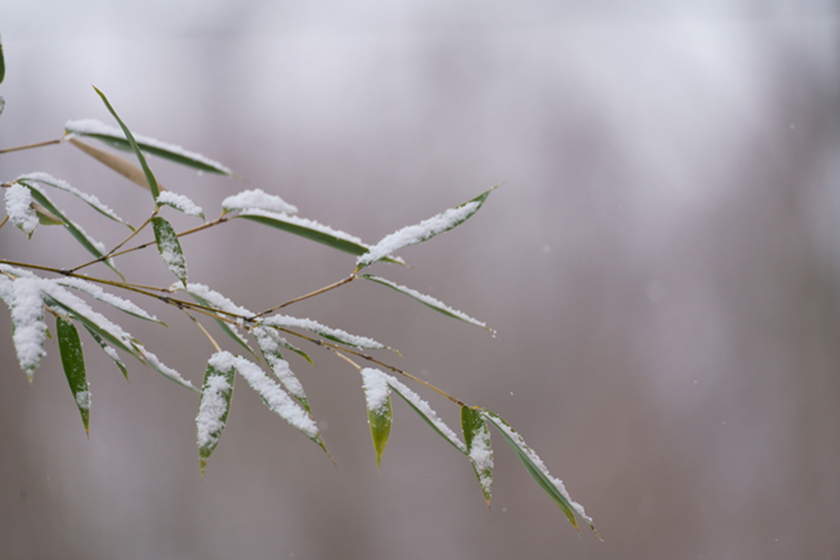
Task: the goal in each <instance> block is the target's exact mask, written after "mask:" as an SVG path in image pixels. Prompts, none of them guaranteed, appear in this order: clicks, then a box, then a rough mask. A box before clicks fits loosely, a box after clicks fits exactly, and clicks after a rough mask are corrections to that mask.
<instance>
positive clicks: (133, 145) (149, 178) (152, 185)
mask: <svg viewBox="0 0 840 560" xmlns="http://www.w3.org/2000/svg"><path fill="white" fill-rule="evenodd" d="M93 89H94V90H96V93H97V94H98V95H99V97H101V98H102V102H103V103H105V107H107V108H108V112H110V113H111V116H113V117H114V119H116V121H117V123H119V125H120V128H121V129H122V131H123V138H122V141H123V142H126V141H127V142H128V144H129V147H130V149H131V150H133V151H134V155H136V156H137V160H138V161H139V162H140V167H142V168H143V174H144V175H145V176H146V182H147V183H148V184H149V190H150V191H151V192H152V198H154V199H155V200H157V197H158V196H159V195H160V188H159V187H158V184H157V180H156V179H155V176H154V174H153V173H152V170H151V169H150V168H149V164H148V163H146V158H145V157H143V152H141V151H140V146H138V145H137V141H136V140H135V139H134V136H132V134H131V131H130V130H128V127H127V126H126V125H125V123H124V122H123V121H122V119H120V117H119V115H117V112H116V111H115V110H114V108H113V107H112V106H111V103H110V102H109V101H108V98H107V97H105V94H104V93H102V92H101V91H99V90H98V89H97V88H96V87H94V88H93ZM65 130H66V126H65ZM77 134H81V132H78V133H77ZM100 139H101V138H100Z"/></svg>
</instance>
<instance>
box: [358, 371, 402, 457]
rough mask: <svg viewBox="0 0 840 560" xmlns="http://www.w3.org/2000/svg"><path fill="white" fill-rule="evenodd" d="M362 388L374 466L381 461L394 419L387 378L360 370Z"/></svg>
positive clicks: (373, 372)
mask: <svg viewBox="0 0 840 560" xmlns="http://www.w3.org/2000/svg"><path fill="white" fill-rule="evenodd" d="M361 373H362V387H363V388H364V390H365V404H366V405H367V415H368V425H369V426H370V435H371V438H372V439H373V449H374V451H375V452H376V466H377V467H379V463H380V461H381V459H382V453H383V452H384V451H385V446H386V445H387V444H388V436H390V435H391V422H392V420H393V417H394V412H393V408H392V406H391V390H390V387H389V385H388V376H387V375H385V374H384V373H382V372H381V371H379V370H376V369H373V368H365V369H363V370H362V372H361Z"/></svg>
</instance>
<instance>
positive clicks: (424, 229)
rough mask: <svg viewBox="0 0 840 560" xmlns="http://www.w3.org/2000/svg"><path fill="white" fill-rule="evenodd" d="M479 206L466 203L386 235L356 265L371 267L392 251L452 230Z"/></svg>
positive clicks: (476, 203)
mask: <svg viewBox="0 0 840 560" xmlns="http://www.w3.org/2000/svg"><path fill="white" fill-rule="evenodd" d="M479 206H481V203H480V202H477V201H475V202H468V203H467V204H464V205H463V206H459V207H458V208H450V209H448V210H446V211H444V212H441V213H440V214H437V215H436V216H432V217H431V218H429V219H428V220H423V221H422V222H420V223H419V224H416V225H413V226H406V227H404V228H402V229H399V230H397V231H395V232H394V233H392V234H390V235H386V236H385V237H383V238H382V239H381V240H380V241H379V243H377V244H376V245H374V246H373V247H371V248H370V250H369V251H368V252H367V253H365V254H364V255H360V256H359V258H358V259H357V260H356V264H357V265H358V266H362V267H364V266H368V265H371V264H373V263H375V262H376V261H379V260H381V259H384V258H385V257H387V256H388V255H390V254H391V253H393V252H394V251H397V250H399V249H402V248H403V247H407V246H408V245H414V244H415V243H420V242H421V241H425V240H427V239H429V238H430V237H433V236H435V235H437V234H439V233H443V232H444V231H446V230H448V229H452V228H453V227H455V226H456V225H458V224H459V223H460V222H463V221H464V220H466V219H467V218H469V217H470V216H471V215H472V214H474V213H475V212H476V211H477V210H478V208H479Z"/></svg>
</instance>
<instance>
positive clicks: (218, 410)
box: [195, 354, 235, 474]
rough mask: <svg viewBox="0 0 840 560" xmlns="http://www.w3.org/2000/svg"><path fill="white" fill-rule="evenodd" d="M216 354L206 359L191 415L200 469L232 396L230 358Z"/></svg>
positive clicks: (215, 442)
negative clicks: (196, 401) (194, 426)
mask: <svg viewBox="0 0 840 560" xmlns="http://www.w3.org/2000/svg"><path fill="white" fill-rule="evenodd" d="M215 358H216V354H214V355H213V356H211V357H210V360H209V361H208V363H207V372H206V373H205V375H204V384H203V385H202V387H201V402H200V403H199V405H198V414H197V415H196V417H195V424H196V431H197V439H198V454H199V457H200V459H201V472H202V474H203V473H204V467H205V466H206V465H207V459H208V458H209V457H210V454H211V453H213V450H214V449H215V448H216V445H218V443H219V439H220V438H221V437H222V432H223V431H224V429H225V425H226V423H227V417H228V412H230V399H231V397H232V396H233V382H234V372H235V369H234V368H233V364H232V363H230V360H227V359H225V356H222V357H221V359H220V360H216V359H215ZM217 363H222V365H226V366H228V367H227V368H224V369H222V368H218V367H216V365H217Z"/></svg>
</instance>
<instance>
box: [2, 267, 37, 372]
mask: <svg viewBox="0 0 840 560" xmlns="http://www.w3.org/2000/svg"><path fill="white" fill-rule="evenodd" d="M3 268H5V269H9V268H11V267H5V266H4V267H3ZM0 270H2V269H0ZM5 271H8V270H5ZM42 283H43V281H42V280H40V279H37V278H25V277H19V278H17V279H16V280H14V281H13V280H11V279H9V278H8V277H7V276H0V299H2V300H3V301H4V302H5V303H6V305H8V306H9V309H10V310H11V315H12V324H13V325H14V334H13V335H12V340H13V341H14V344H15V353H16V354H17V358H18V362H20V367H21V368H22V369H23V370H24V371H25V372H26V374H27V375H28V376H29V378H30V379H31V378H32V372H33V371H35V369H36V368H37V367H38V365H39V364H40V363H41V358H43V357H44V356H45V355H46V351H45V350H44V340H45V339H46V336H47V324H46V323H45V322H44V301H43V297H42V295H41V286H42Z"/></svg>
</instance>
